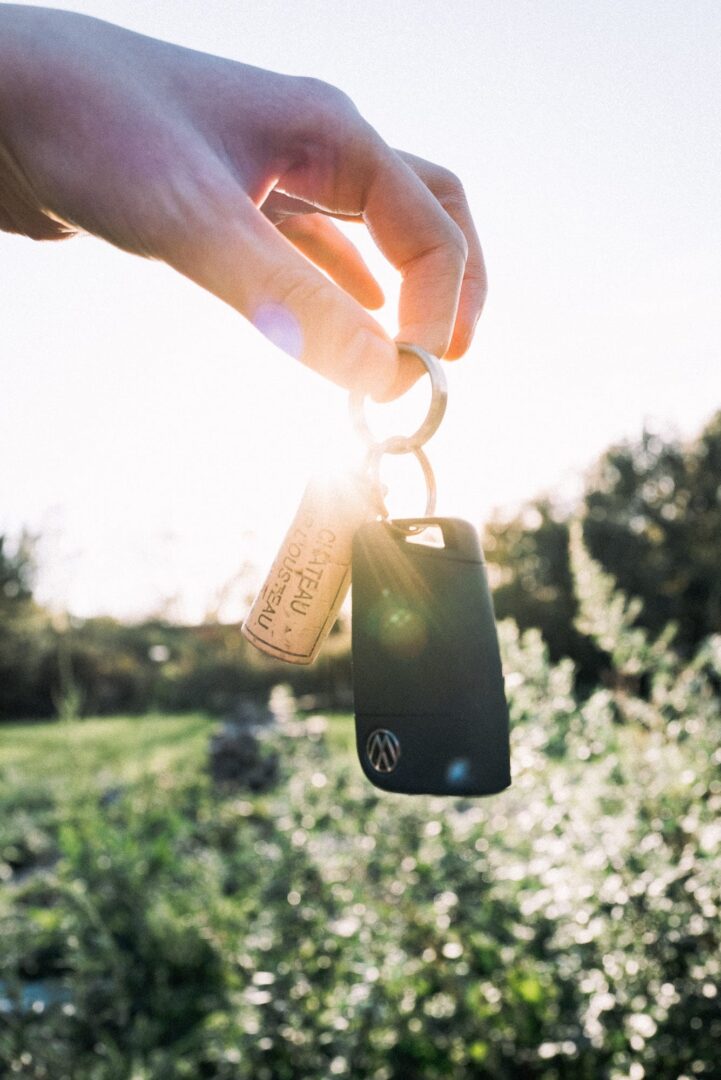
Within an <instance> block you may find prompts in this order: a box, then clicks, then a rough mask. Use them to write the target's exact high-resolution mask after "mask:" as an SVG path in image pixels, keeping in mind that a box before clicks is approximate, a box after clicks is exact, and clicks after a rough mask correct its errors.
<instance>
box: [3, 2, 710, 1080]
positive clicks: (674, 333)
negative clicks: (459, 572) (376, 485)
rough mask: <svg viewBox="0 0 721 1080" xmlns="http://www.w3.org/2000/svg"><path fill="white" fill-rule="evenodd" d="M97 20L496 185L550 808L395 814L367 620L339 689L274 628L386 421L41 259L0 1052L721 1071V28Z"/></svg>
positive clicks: (476, 486) (627, 13)
mask: <svg viewBox="0 0 721 1080" xmlns="http://www.w3.org/2000/svg"><path fill="white" fill-rule="evenodd" d="M73 8H74V10H77V11H82V12H85V13H87V14H92V15H96V16H99V17H101V18H106V19H109V20H111V21H114V22H118V23H121V24H122V25H124V26H127V27H130V28H132V29H135V30H138V31H141V32H143V33H147V34H150V35H154V36H158V37H162V38H165V39H167V40H171V41H174V42H177V43H179V44H183V45H186V46H189V47H192V48H195V49H201V50H205V51H209V52H214V53H219V54H222V55H226V56H230V57H233V58H234V59H237V60H242V61H244V62H248V63H251V64H255V65H258V66H261V67H266V68H272V69H275V70H279V71H283V72H287V73H289V74H299V75H313V76H316V77H319V78H322V79H325V80H327V81H328V82H331V83H334V84H336V85H338V86H340V87H341V88H342V89H344V90H345V91H346V92H347V93H348V94H349V95H350V96H351V97H352V98H353V99H354V101H355V103H356V104H357V106H358V107H359V109H360V110H361V112H362V113H363V114H364V115H365V116H366V117H367V119H368V120H369V121H370V122H371V123H373V124H374V126H375V127H376V128H377V129H378V130H379V131H380V132H381V134H382V135H383V136H384V137H385V138H386V139H387V141H389V142H390V143H391V144H392V145H395V146H397V147H399V148H402V149H405V150H409V151H411V152H412V153H414V154H417V155H419V156H422V157H425V158H428V159H430V160H433V161H435V162H438V163H440V164H443V165H445V166H447V167H449V168H451V169H452V170H453V171H454V172H456V173H457V174H458V175H459V176H460V177H461V178H462V180H463V182H464V186H465V188H466V192H467V195H468V199H469V202H470V205H471V208H472V211H473V213H474V216H475V219H476V223H477V226H478V230H479V233H480V235H481V240H482V242H483V245H484V250H485V254H486V260H487V264H488V270H489V280H490V291H489V299H488V304H487V308H486V312H485V313H484V316H483V319H482V320H481V323H480V326H479V330H478V333H477V336H476V339H475V341H474V344H473V346H472V348H471V350H470V353H469V355H468V356H467V357H465V358H464V359H462V360H461V361H459V362H456V363H454V364H453V365H450V366H449V368H448V379H449V407H448V412H447V415H446V419H445V422H444V424H443V426H442V429H441V430H440V431H439V433H438V434H437V436H435V438H434V439H433V441H432V442H431V444H430V446H429V454H430V456H431V458H432V461H433V464H434V467H435V470H436V473H437V476H438V482H439V491H440V498H439V511H440V512H441V513H447V514H452V515H458V516H463V517H466V518H468V519H469V520H471V521H472V522H474V524H476V525H477V526H478V528H479V530H480V531H481V534H482V538H483V544H484V549H485V553H486V558H487V562H488V572H489V578H490V581H491V585H492V587H493V592H494V602H495V606H496V614H497V616H498V617H499V620H501V624H502V625H501V638H502V650H503V655H504V667H505V673H506V686H507V691H508V695H509V701H510V706H511V714H512V721H513V762H514V785H513V787H512V788H511V789H510V791H509V792H506V793H504V794H503V795H501V796H497V797H495V798H494V799H492V800H490V801H487V802H484V803H476V804H472V803H464V801H463V800H447V801H439V800H403V799H402V798H400V797H393V796H381V797H379V796H376V794H375V792H374V790H373V789H372V788H371V787H370V786H368V785H367V784H366V783H365V782H364V781H362V780H361V779H360V770H359V768H358V766H357V764H356V763H355V760H354V754H355V751H354V745H353V729H352V721H351V718H350V715H349V710H350V708H351V705H352V694H351V686H350V673H351V667H350V655H349V632H348V630H349V628H348V614H347V611H346V612H344V614H343V615H342V617H341V619H340V620H339V623H338V625H337V627H336V629H335V631H334V633H333V634H332V635H331V637H330V638H329V641H328V643H327V645H326V647H325V649H324V652H323V654H322V656H321V657H320V659H319V660H318V661H317V662H316V663H315V664H314V665H313V666H312V667H310V668H307V669H300V668H299V669H295V668H289V667H287V666H284V665H279V664H275V663H272V662H270V661H268V660H266V659H265V658H263V657H262V656H260V655H259V654H258V653H256V652H254V650H253V649H252V648H251V647H250V646H248V645H247V643H246V642H245V639H243V638H242V636H241V635H240V632H239V622H240V620H241V619H242V617H243V615H244V613H245V611H246V610H247V608H248V606H249V602H250V599H251V598H252V596H253V594H254V590H255V589H256V588H257V586H258V584H259V583H260V581H261V580H262V577H263V574H264V572H265V570H266V569H267V567H268V566H269V564H270V562H271V561H272V558H273V554H274V552H275V550H276V548H277V546H278V544H279V543H280V540H281V539H282V536H283V534H284V532H285V529H286V527H287V525H288V523H289V522H290V520H291V518H292V516H293V514H294V512H295V508H296V505H297V502H298V499H299V498H300V495H301V492H302V490H303V487H304V485H305V483H306V481H307V479H308V478H309V477H310V476H311V475H312V474H313V473H314V472H315V471H317V470H319V469H322V468H323V466H324V463H325V462H326V459H327V457H328V447H329V446H332V447H333V456H334V458H335V457H336V456H337V455H338V454H341V453H342V454H344V455H345V454H346V453H347V454H348V455H349V458H351V459H352V455H353V454H354V453H356V454H357V452H358V451H357V448H354V446H353V442H352V440H351V438H350V436H349V426H350V425H349V421H348V415H347V403H346V400H345V395H344V394H343V393H342V392H341V391H339V390H338V389H337V388H335V387H332V386H330V385H325V384H324V383H323V381H322V380H321V379H320V378H318V377H317V376H315V375H314V374H313V373H311V372H310V371H308V370H307V369H302V368H300V367H299V366H298V365H295V364H294V363H293V362H292V361H291V360H289V359H288V358H287V357H285V356H284V355H283V354H281V353H279V352H278V350H276V349H275V348H274V347H273V346H272V345H271V344H270V343H268V342H267V341H265V340H264V339H263V338H262V337H261V336H260V335H259V334H258V333H257V332H256V331H255V330H253V329H252V328H251V327H250V326H248V325H247V324H246V323H245V322H244V321H243V320H242V319H241V318H240V317H239V316H238V315H237V314H236V313H235V312H233V311H231V310H230V309H228V308H225V307H224V306H223V305H222V304H221V303H220V302H219V301H217V300H216V299H214V298H213V297H210V296H208V295H205V294H204V293H202V292H201V291H200V290H199V289H198V288H197V287H195V286H193V285H191V284H190V283H189V282H187V281H186V280H184V279H182V278H181V277H179V276H178V275H174V274H173V273H172V272H171V271H169V270H167V269H166V268H164V267H162V266H160V265H157V264H154V263H149V262H144V261H142V260H140V259H135V258H132V257H130V256H128V255H126V254H124V253H121V252H119V251H116V250H114V249H112V248H111V247H109V246H107V245H103V244H102V243H100V242H99V241H96V240H94V239H92V238H88V237H83V238H78V239H75V240H72V241H70V242H68V243H62V244H56V245H55V244H53V245H51V244H46V245H40V244H33V243H32V242H30V241H27V240H24V239H21V238H17V237H11V236H8V235H2V234H0V280H2V285H3V301H4V303H3V318H2V320H0V350H1V351H2V364H1V365H0V462H2V468H1V469H0V720H1V721H2V722H3V723H2V727H0V798H1V799H2V802H3V808H2V814H1V816H0V890H2V891H1V892H0V897H1V899H0V934H2V941H3V948H2V950H1V952H2V956H3V961H2V965H3V966H2V969H1V970H0V1064H2V1065H3V1066H4V1067H5V1068H6V1069H8V1070H12V1071H13V1074H14V1075H15V1074H17V1075H21V1076H29V1077H38V1078H42V1077H52V1078H53V1080H54V1078H56V1077H61V1076H69V1077H70V1076H72V1077H75V1076H82V1077H83V1078H85V1077H88V1078H91V1080H92V1078H96V1077H97V1078H98V1080H111V1078H116V1077H133V1078H134V1080H136V1078H139V1077H148V1078H156V1077H157V1078H161V1077H162V1078H164V1077H176V1076H178V1077H181V1076H188V1077H198V1076H207V1077H229V1078H240V1077H246V1076H247V1077H253V1078H254V1080H255V1078H260V1080H263V1078H264V1077H267V1078H268V1080H275V1078H281V1080H282V1078H285V1077H288V1078H292V1077H296V1076H298V1077H301V1076H303V1077H305V1076H310V1075H317V1076H327V1075H338V1076H353V1077H361V1076H363V1077H368V1076H373V1077H377V1078H378V1080H385V1078H395V1077H404V1078H405V1077H423V1078H426V1077H428V1078H431V1077H442V1076H443V1077H445V1076H449V1075H458V1076H474V1077H475V1076H478V1077H486V1076H488V1077H517V1076H521V1075H522V1076H528V1077H544V1078H546V1077H547V1078H549V1080H550V1078H556V1077H576V1076H579V1077H591V1076H593V1077H596V1076H601V1075H603V1076H610V1077H615V1078H619V1080H620V1078H621V1077H624V1078H626V1077H627V1078H629V1080H641V1078H642V1077H644V1076H651V1077H659V1078H666V1077H679V1078H681V1077H691V1076H709V1077H710V1076H716V1075H718V1072H717V1071H716V1070H717V1068H718V1066H717V1063H716V1057H715V1051H714V1046H715V1045H717V1041H718V1039H719V1037H721V1022H720V1021H719V1010H718V983H719V974H720V964H719V959H718V957H719V944H720V943H719V931H718V896H719V893H720V891H721V863H720V859H719V843H721V832H720V831H719V827H718V815H719V811H720V810H721V781H719V777H718V766H719V764H721V757H720V756H719V746H720V745H721V704H720V702H719V689H720V688H721V642H720V639H719V637H718V635H719V633H720V632H721V411H720V410H721V362H720V361H721V355H720V352H721V348H720V343H721V305H719V296H720V295H721V200H719V197H718V176H719V175H720V174H721V137H720V136H721V131H720V128H721V68H720V67H719V64H718V48H719V40H721V12H720V11H719V8H718V6H717V5H716V4H713V3H705V2H699V3H696V4H694V5H693V6H689V5H685V4H681V3H680V2H679V3H675V2H674V3H668V4H664V5H662V6H659V5H657V4H654V3H651V2H650V0H649V2H638V3H629V4H623V5H621V4H616V3H605V4H597V5H584V4H573V3H570V2H548V3H544V4H542V5H539V4H532V3H514V4H504V3H501V2H496V0H491V2H483V3H474V2H470V0H468V2H466V0H453V2H451V3H447V4H443V5H440V4H435V3H432V2H430V0H428V2H423V3H415V4H412V3H409V2H405V0H403V2H400V3H397V4H394V5H392V6H391V7H388V6H387V5H381V4H380V2H375V0H369V2H366V3H365V4H363V5H362V6H358V5H352V6H350V5H337V4H333V3H330V2H315V0H307V2H303V3H300V4H290V3H287V2H283V0H273V2H269V3H265V4H262V5H255V6H251V5H243V4H236V3H229V2H222V0H207V2H206V3H204V4H203V5H197V4H184V3H177V2H170V0H158V2H156V3H153V4H138V3H135V2H131V0H125V2H124V0H87V2H84V0H76V3H75V4H74V5H73ZM349 235H351V237H352V238H353V239H354V241H355V242H356V243H357V244H358V246H359V247H360V248H361V250H362V251H363V253H364V255H365V257H366V258H367V260H368V262H369V265H370V266H371V268H372V269H373V271H374V272H375V273H376V275H377V276H378V279H379V281H380V282H381V284H382V285H383V287H384V290H385V292H386V296H387V301H388V302H387V304H386V307H385V308H384V310H383V311H382V312H381V313H380V315H379V318H380V319H381V321H382V322H383V323H384V325H385V326H386V328H387V329H388V330H389V331H391V332H393V331H394V329H395V305H396V301H397V293H398V283H397V281H396V280H395V278H394V275H393V274H392V273H391V272H390V271H389V270H388V268H387V267H386V266H385V265H384V263H383V260H382V259H381V258H380V257H379V255H378V254H377V253H376V252H375V250H374V248H373V245H372V243H371V242H370V240H369V239H368V238H367V237H365V236H364V235H362V234H361V235H359V230H358V229H357V228H351V227H350V226H349ZM423 407H424V401H423V387H420V388H419V389H418V390H417V391H414V392H413V393H412V394H411V395H409V401H408V402H404V403H403V404H402V405H401V406H398V407H397V410H396V412H395V413H394V415H393V420H392V424H394V425H398V424H401V425H403V426H405V425H406V424H407V423H410V422H412V420H409V417H412V416H414V415H418V413H419V412H420V411H422V409H423ZM404 410H405V411H404ZM419 497H420V496H419V494H418V492H417V491H416V489H415V488H414V487H413V485H412V483H410V482H409V483H407V484H406V482H405V479H404V477H403V476H402V475H399V479H398V481H397V483H396V484H395V485H394V489H393V490H392V492H391V499H390V502H391V508H392V509H393V510H398V511H399V512H401V513H405V512H408V513H415V512H416V511H417V506H418V499H419ZM219 723H224V724H225V726H224V727H223V728H222V729H221V734H220V735H218V724H219ZM212 739H215V741H214V742H213V741H211V742H210V744H209V740H212ZM209 746H210V749H209ZM289 943H292V945H293V946H294V947H293V948H291V947H290V945H289Z"/></svg>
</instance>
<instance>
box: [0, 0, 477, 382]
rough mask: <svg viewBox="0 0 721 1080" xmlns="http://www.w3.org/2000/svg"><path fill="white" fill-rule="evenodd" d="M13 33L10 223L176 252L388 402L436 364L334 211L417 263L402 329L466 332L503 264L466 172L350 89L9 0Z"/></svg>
mask: <svg viewBox="0 0 721 1080" xmlns="http://www.w3.org/2000/svg"><path fill="white" fill-rule="evenodd" d="M0 42H2V44H1V45H0V228H3V229H6V230H8V231H12V232H18V233H22V234H24V235H27V236H31V237H34V238H36V239H56V238H61V237H64V236H68V235H71V234H72V233H74V232H76V231H85V232H89V233H93V234H94V235H96V236H100V237H103V238H104V239H105V240H108V241H110V242H111V243H113V244H115V245H117V246H118V247H120V248H123V249H124V250H126V251H131V252H134V253H136V254H139V255H144V256H147V257H149V258H155V259H161V260H163V261H164V262H166V263H168V264H169V265H170V266H173V267H174V268H175V269H176V270H179V271H180V272H181V273H182V274H185V275H187V277H189V278H191V279H192V280H193V281H196V282H197V283H198V284H199V285H201V286H203V288H205V289H208V290H209V291H210V292H212V293H214V294H215V295H216V296H218V297H220V298H221V299H222V300H225V301H226V302H227V303H228V304H230V305H231V306H232V307H234V308H236V309H237V310H238V311H240V312H241V313H242V314H243V315H245V316H246V317H247V318H249V319H250V320H251V321H252V322H253V323H254V324H255V325H256V326H257V327H258V328H259V329H260V330H262V331H263V332H264V333H265V334H266V335H267V336H268V337H270V338H271V339H272V340H274V341H276V343H277V344H279V345H280V346H281V347H283V348H285V349H286V351H288V352H290V353H292V354H293V355H295V356H297V357H298V358H299V359H301V360H302V361H303V362H304V363H306V364H308V365H309V366H310V367H312V368H314V369H315V370H317V371H319V372H320V373H321V374H323V375H325V376H327V377H328V378H330V379H332V380H333V381H334V382H336V383H339V384H340V385H341V386H344V387H347V388H353V387H361V388H362V389H364V390H367V391H369V392H370V393H372V394H373V395H374V396H375V397H377V398H378V399H381V400H383V399H388V398H391V397H396V396H397V395H398V394H400V393H402V392H403V391H404V390H405V389H406V388H407V387H408V386H409V385H410V384H411V383H412V382H414V381H415V379H416V378H417V377H418V375H419V374H420V373H421V369H420V365H419V364H418V363H417V362H416V361H413V360H411V359H408V358H405V357H404V358H403V359H402V360H399V359H398V356H397V353H396V349H395V346H394V345H393V343H392V342H391V340H390V339H389V338H388V336H387V335H386V334H385V332H384V331H383V329H382V328H381V327H380V326H379V324H378V323H377V322H376V321H375V320H374V319H373V318H372V317H371V316H370V315H369V314H368V313H367V311H366V310H364V309H365V308H369V309H373V308H376V307H379V306H380V305H381V304H382V302H383V296H382V293H381V290H380V288H379V286H378V284H377V282H376V281H375V279H374V278H373V277H372V275H371V274H370V271H369V270H368V268H367V267H366V265H365V263H364V262H363V260H362V259H361V256H360V254H359V253H358V251H357V250H356V248H355V247H354V246H353V245H352V244H351V243H350V241H349V240H348V239H347V238H346V237H345V236H344V235H343V233H342V232H341V231H340V230H339V229H338V228H337V227H336V226H335V225H334V224H333V223H332V220H331V219H332V218H333V217H335V218H338V219H341V220H349V219H350V220H358V221H363V222H365V224H366V225H367V227H368V229H369V230H370V232H371V234H372V235H373V237H374V239H375V241H376V243H377V244H378V246H379V248H380V249H381V251H382V252H383V254H384V255H385V256H386V258H387V259H389V261H390V262H391V263H392V264H393V266H394V267H396V268H397V270H398V271H399V272H400V274H401V276H402V286H401V297H400V311H399V334H398V339H399V340H403V341H412V342H415V343H417V344H419V345H422V346H423V347H425V348H426V349H428V350H429V351H431V352H434V353H436V354H437V355H439V356H446V357H447V358H449V359H451V358H455V357H458V356H460V355H462V353H464V352H465V350H466V349H467V347H468V345H469V343H470V340H471V337H472V335H473V331H474V328H475V324H476V321H477V319H478V316H479V315H480V312H481V309H482V306H483V301H484V298H485V291H486V278H485V270H484V266H483V256H482V254H481V249H480V244H479V242H478V238H477V236H476V232H475V229H474V226H473V222H472V220H471V215H470V212H469V209H468V205H467V203H466V199H465V196H464V194H463V190H462V188H461V185H460V183H459V181H458V180H457V179H456V178H455V177H454V176H453V175H452V174H451V173H449V172H448V171H447V170H445V169H443V168H440V167H438V166H435V165H431V164H430V163H428V162H425V161H422V160H421V159H420V158H416V157H412V156H411V155H408V154H402V153H399V152H397V151H395V150H392V149H391V148H390V147H389V146H387V145H386V143H384V142H383V140H382V139H381V137H380V136H379V135H378V134H377V132H376V131H374V129H373V128H372V127H371V126H370V125H369V124H368V123H366V121H365V120H364V119H363V118H362V117H361V116H360V114H359V113H358V111H357V110H356V109H355V107H354V106H353V104H352V103H351V101H350V100H349V99H348V98H347V97H346V96H345V95H344V94H343V93H341V92H340V91H339V90H336V89H335V88H334V87H332V86H329V85H327V84H325V83H322V82H319V81H318V80H315V79H302V78H291V77H289V76H284V75H278V74H275V73H273V72H269V71H263V70H261V69H259V68H252V67H249V66H247V65H245V64H238V63H235V62H233V61H230V60H223V59H220V58H218V57H214V56H209V55H206V54H203V53H198V52H194V51H192V50H190V49H184V48H180V47H178V46H174V45H169V44H167V43H165V42H161V41H156V40H154V39H152V38H147V37H143V36H142V35H139V34H135V33H132V32H130V31H127V30H123V29H121V28H120V27H116V26H113V25H111V24H109V23H105V22H100V21H98V20H96V19H91V18H87V17H85V16H80V15H74V14H70V13H67V12H60V11H52V10H48V9H41V8H25V7H21V6H15V5H6V4H3V5H0ZM313 263H315V266H314V265H313ZM316 267H319V268H321V269H322V270H325V271H326V272H327V273H328V275H330V277H331V278H332V279H333V281H334V282H335V284H334V283H333V282H332V281H329V280H328V278H327V277H326V276H325V274H323V273H321V272H320V270H319V269H317V268H316Z"/></svg>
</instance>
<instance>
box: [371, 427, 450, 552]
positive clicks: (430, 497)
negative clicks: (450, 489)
mask: <svg viewBox="0 0 721 1080" xmlns="http://www.w3.org/2000/svg"><path fill="white" fill-rule="evenodd" d="M386 441H387V442H390V441H391V440H390V439H388V440H386ZM393 452H394V451H393V450H388V449H387V447H386V445H385V443H376V444H375V445H374V446H372V447H371V448H370V450H369V451H368V457H367V459H366V463H367V467H368V469H369V470H370V471H371V474H372V476H373V479H374V481H375V485H376V499H377V503H378V509H379V513H380V516H381V517H382V518H383V519H386V518H389V517H390V514H389V513H388V507H387V506H386V503H385V498H384V492H383V485H382V484H381V477H380V464H381V458H382V457H383V455H384V454H392V453H393ZM409 452H410V453H412V454H414V455H415V457H416V458H417V459H418V463H419V465H420V467H421V469H422V470H423V479H424V480H425V482H426V509H425V512H424V515H423V516H424V517H433V515H434V513H435V510H436V477H435V474H434V472H433V467H432V465H431V463H430V461H429V460H428V458H427V457H426V455H425V453H424V451H423V450H422V449H421V447H420V446H414V447H413V449H412V450H411V451H409ZM407 531H408V532H413V531H414V530H413V529H412V528H411V529H408V530H407Z"/></svg>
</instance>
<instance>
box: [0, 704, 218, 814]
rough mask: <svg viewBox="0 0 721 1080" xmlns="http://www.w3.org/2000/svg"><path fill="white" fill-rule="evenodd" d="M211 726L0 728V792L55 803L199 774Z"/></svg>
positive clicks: (162, 722)
mask: <svg viewBox="0 0 721 1080" xmlns="http://www.w3.org/2000/svg"><path fill="white" fill-rule="evenodd" d="M214 723H215V721H214V720H212V719H211V718H210V717H208V716H204V715H202V714H197V713H196V714H191V715H188V716H161V715H157V714H152V713H151V714H148V715H147V716H142V717H126V716H118V717H112V718H104V719H102V720H96V719H89V720H79V721H72V722H69V723H58V722H57V721H56V722H50V723H35V724H5V725H3V726H2V727H0V777H1V778H2V787H3V788H4V789H6V790H7V788H8V787H14V788H17V787H21V786H23V787H28V788H30V789H32V788H43V789H44V790H45V791H48V790H49V791H50V792H51V793H52V795H53V797H54V798H55V799H58V800H62V799H63V797H64V796H65V797H67V798H77V797H78V796H82V795H83V794H87V793H89V792H90V791H93V790H98V789H100V790H102V789H105V788H108V787H111V786H112V785H117V784H127V783H133V782H135V781H137V780H139V779H141V778H142V777H144V776H148V775H160V774H162V773H165V772H171V771H172V772H180V771H184V770H186V769H199V768H202V767H203V765H204V757H205V753H206V745H207V739H208V736H209V734H210V732H211V730H212V728H213V726H214Z"/></svg>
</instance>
